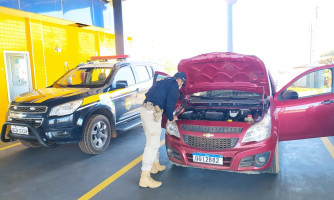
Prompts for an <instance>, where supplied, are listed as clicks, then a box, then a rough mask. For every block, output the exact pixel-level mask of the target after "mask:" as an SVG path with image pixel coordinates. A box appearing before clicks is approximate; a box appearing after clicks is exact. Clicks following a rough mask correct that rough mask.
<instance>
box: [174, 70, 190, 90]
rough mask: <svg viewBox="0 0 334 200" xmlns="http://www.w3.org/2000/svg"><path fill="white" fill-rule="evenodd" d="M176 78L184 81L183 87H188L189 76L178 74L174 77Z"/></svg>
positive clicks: (182, 73)
mask: <svg viewBox="0 0 334 200" xmlns="http://www.w3.org/2000/svg"><path fill="white" fill-rule="evenodd" d="M174 78H176V79H177V78H179V79H181V80H182V81H183V85H182V86H183V87H184V86H186V80H187V76H186V74H185V73H184V72H177V73H176V74H175V75H174Z"/></svg>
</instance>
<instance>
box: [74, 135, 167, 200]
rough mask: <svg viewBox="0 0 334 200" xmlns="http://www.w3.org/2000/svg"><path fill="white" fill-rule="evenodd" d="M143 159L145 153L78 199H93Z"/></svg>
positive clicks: (163, 141) (163, 142)
mask: <svg viewBox="0 0 334 200" xmlns="http://www.w3.org/2000/svg"><path fill="white" fill-rule="evenodd" d="M163 144H165V140H161V142H160V146H162V145H163ZM142 159H143V155H140V156H139V157H138V158H136V159H134V160H133V161H132V162H130V163H129V164H127V165H126V166H125V167H123V168H122V169H120V170H119V171H118V172H116V173H115V174H113V175H111V176H110V177H109V178H107V179H106V180H104V181H103V182H102V183H100V184H99V185H97V186H96V187H94V188H93V189H91V190H90V191H89V192H87V193H86V194H85V195H83V196H82V197H80V198H79V199H78V200H86V199H91V198H92V197H94V196H95V195H96V194H97V193H99V192H100V191H101V190H103V189H104V188H106V187H107V186H108V185H110V184H111V183H112V182H114V181H115V180H117V179H118V178H119V177H121V176H122V175H123V174H125V173H126V172H127V171H129V170H130V169H131V168H133V167H134V166H136V165H137V164H138V163H139V162H141V160H142ZM138 181H139V177H138Z"/></svg>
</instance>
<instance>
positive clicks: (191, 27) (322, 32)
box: [123, 0, 334, 70]
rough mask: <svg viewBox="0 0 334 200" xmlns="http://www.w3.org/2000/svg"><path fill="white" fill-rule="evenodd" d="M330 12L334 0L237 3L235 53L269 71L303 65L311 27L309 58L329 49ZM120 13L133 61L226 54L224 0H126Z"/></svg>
mask: <svg viewBox="0 0 334 200" xmlns="http://www.w3.org/2000/svg"><path fill="white" fill-rule="evenodd" d="M316 7H317V10H318V15H317V20H315V16H316V14H315V13H316ZM333 8H334V1H333V0H238V1H237V2H236V3H235V4H234V5H233V47H234V48H233V49H234V52H237V53H243V54H251V55H256V56H258V57H259V58H260V59H262V60H263V61H264V63H265V64H266V66H267V67H268V68H270V69H273V70H277V69H281V68H287V69H289V68H291V67H294V66H299V65H303V64H308V63H309V62H310V51H311V48H310V44H311V31H310V30H311V25H312V27H313V29H312V30H313V33H312V36H313V48H312V52H313V53H312V55H313V56H314V57H316V56H317V55H319V54H322V53H324V52H326V51H330V50H334V37H333V35H334V26H333V25H332V19H334V12H333V11H331V9H333ZM123 9H124V11H123V17H124V28H125V34H127V35H128V36H132V37H133V50H132V51H131V52H129V53H130V54H131V56H132V57H135V58H144V59H150V60H152V59H153V60H156V61H157V62H163V61H164V60H168V61H170V62H171V63H173V64H175V66H176V65H177V63H178V62H179V60H180V59H182V58H188V57H192V56H195V55H198V54H201V53H207V52H215V51H226V50H227V14H226V12H227V6H226V3H225V0H206V1H203V0H140V1H138V0H137V1H136V0H127V1H123Z"/></svg>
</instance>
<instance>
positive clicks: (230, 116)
mask: <svg viewBox="0 0 334 200" xmlns="http://www.w3.org/2000/svg"><path fill="white" fill-rule="evenodd" d="M262 114H263V111H262V110H261V109H226V108H224V109H203V108H186V109H185V110H184V112H182V113H180V114H179V115H178V118H179V119H187V120H207V121H233V122H245V120H247V119H246V118H250V117H251V118H252V119H253V120H254V121H255V122H256V121H260V120H261V118H262Z"/></svg>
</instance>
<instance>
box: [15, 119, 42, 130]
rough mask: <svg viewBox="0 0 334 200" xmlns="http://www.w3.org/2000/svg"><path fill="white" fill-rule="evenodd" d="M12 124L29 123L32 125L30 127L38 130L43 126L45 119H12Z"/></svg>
mask: <svg viewBox="0 0 334 200" xmlns="http://www.w3.org/2000/svg"><path fill="white" fill-rule="evenodd" d="M11 122H16V123H27V124H30V125H32V126H34V127H36V128H38V127H39V126H41V125H42V123H43V119H42V118H35V119H31V118H24V119H17V118H12V121H11Z"/></svg>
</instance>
